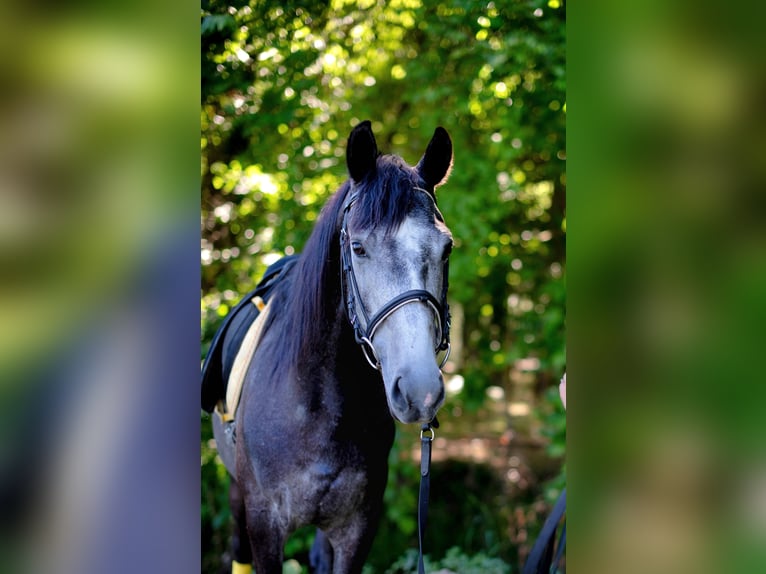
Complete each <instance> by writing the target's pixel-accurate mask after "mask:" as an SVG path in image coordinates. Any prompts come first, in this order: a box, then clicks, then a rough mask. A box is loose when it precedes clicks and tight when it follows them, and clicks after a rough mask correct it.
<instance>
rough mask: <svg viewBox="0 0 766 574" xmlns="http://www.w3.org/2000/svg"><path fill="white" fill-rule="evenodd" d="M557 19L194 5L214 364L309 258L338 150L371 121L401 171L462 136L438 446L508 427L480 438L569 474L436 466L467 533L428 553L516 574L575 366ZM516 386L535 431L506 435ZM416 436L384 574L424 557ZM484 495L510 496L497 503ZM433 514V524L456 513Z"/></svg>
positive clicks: (205, 271)
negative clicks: (502, 442)
mask: <svg viewBox="0 0 766 574" xmlns="http://www.w3.org/2000/svg"><path fill="white" fill-rule="evenodd" d="M564 23H565V9H564V6H563V3H561V2H560V1H559V0H546V1H537V0H531V1H509V0H497V1H490V2H486V3H476V2H470V1H468V0H447V1H444V2H426V1H424V0H390V1H387V2H386V1H384V0H363V1H361V2H360V1H357V0H354V1H353V2H351V1H346V0H330V1H319V2H317V1H311V2H310V1H308V0H289V1H287V2H281V3H279V4H278V5H277V3H271V2H263V1H261V0H251V1H250V2H246V1H236V2H228V3H227V2H220V1H218V0H209V1H203V3H202V20H201V33H202V108H201V124H202V139H201V146H202V221H201V226H202V333H203V346H202V351H203V353H204V352H205V351H206V348H207V345H208V344H209V341H210V339H211V338H212V335H213V333H214V332H215V329H216V328H217V326H218V325H219V324H220V321H221V319H222V318H223V317H224V316H225V315H226V313H227V312H228V310H229V309H230V308H231V307H232V306H233V305H235V304H236V303H237V301H238V300H239V297H240V296H241V295H242V294H243V293H245V292H247V291H248V290H249V289H251V288H252V286H253V285H254V283H255V282H256V281H257V278H258V277H259V276H260V275H261V273H262V272H263V270H264V269H265V267H266V266H267V265H268V264H269V263H271V262H273V261H274V260H276V259H277V258H279V257H281V256H282V255H285V254H291V253H295V252H300V250H301V248H302V246H303V244H304V242H305V240H306V239H307V237H308V234H309V233H310V231H311V228H312V225H313V222H314V220H315V219H316V217H317V215H318V213H319V211H320V209H321V207H322V205H323V204H324V202H325V200H326V199H327V198H328V197H329V195H330V194H332V193H333V192H334V191H335V190H336V189H337V188H338V187H339V185H340V184H341V182H342V181H343V180H344V179H345V178H346V172H345V161H344V154H345V139H346V137H347V135H348V132H349V131H350V129H351V128H352V127H353V126H354V125H355V124H356V123H357V122H358V121H360V120H363V119H370V120H372V122H373V129H374V131H375V134H376V137H377V139H378V143H379V147H380V148H381V149H382V150H383V151H385V152H391V153H397V154H398V155H401V156H402V157H404V159H405V160H407V161H408V162H410V163H414V162H416V161H417V160H418V159H419V157H420V155H421V154H422V152H423V150H424V149H425V146H426V144H427V142H428V140H429V139H430V137H431V134H432V133H433V130H434V128H435V127H436V126H438V125H442V126H444V127H445V128H446V129H447V130H448V131H449V133H450V135H451V136H452V138H453V143H454V148H455V163H454V169H453V173H452V176H451V178H450V181H449V183H448V184H446V185H445V186H443V187H442V188H440V190H439V206H440V208H441V210H442V212H443V213H444V216H445V219H446V221H447V223H448V225H449V226H450V228H451V230H452V232H453V234H454V236H455V239H456V241H455V249H454V251H453V255H452V257H451V259H450V305H451V307H452V309H453V314H454V319H455V320H454V326H453V333H452V338H453V346H454V351H453V359H452V360H451V361H450V362H449V363H448V364H447V366H446V371H447V374H448V376H450V377H452V380H453V382H455V384H454V385H452V386H451V389H452V393H451V395H452V396H451V397H450V399H449V404H448V407H446V408H445V413H444V415H443V418H442V423H443V428H444V432H445V433H452V436H456V434H455V433H456V432H458V431H456V429H459V432H460V433H461V435H462V436H468V435H469V434H470V433H477V432H479V431H478V430H476V429H477V428H478V427H477V426H476V425H474V424H473V423H472V422H470V421H475V420H477V418H481V417H483V416H484V414H486V413H488V412H493V413H495V414H496V415H497V412H500V413H501V414H500V415H498V416H496V418H498V417H499V418H498V420H499V423H498V425H499V427H498V425H495V426H493V427H492V429H491V432H490V431H489V430H487V432H488V433H490V434H492V436H494V437H495V438H497V437H498V436H500V435H503V436H510V435H504V434H503V433H506V431H508V432H511V433H515V434H513V436H514V437H515V438H514V440H516V439H520V438H524V437H526V438H525V440H526V439H529V440H532V441H533V442H534V441H538V442H539V443H540V444H547V445H548V447H547V448H548V452H549V458H550V457H552V458H553V460H554V461H558V462H556V463H555V464H553V465H550V464H547V465H546V464H543V465H542V467H540V466H538V467H537V468H532V469H530V470H529V471H528V472H526V474H525V475H524V476H522V479H524V480H527V483H528V484H527V488H526V489H522V488H521V487H519V484H518V483H513V484H510V485H509V484H507V482H508V480H507V479H506V481H505V483H503V481H502V480H500V479H498V478H497V472H496V470H497V469H496V468H494V467H492V466H491V465H487V466H486V468H481V469H473V470H466V469H465V468H462V469H456V468H453V467H449V465H446V466H443V467H442V469H441V470H440V471H439V470H437V469H435V474H438V472H443V473H444V476H445V479H446V478H447V476H448V475H449V474H450V473H452V476H451V477H450V478H449V480H450V481H451V484H452V486H453V487H454V488H453V490H452V491H451V492H450V493H446V492H445V493H443V495H444V496H448V497H450V500H451V502H453V503H454V504H455V505H456V506H457V507H459V508H460V509H461V510H460V512H463V514H460V516H463V517H464V518H465V519H466V520H469V523H470V521H474V526H473V527H471V529H468V530H466V531H465V532H467V533H468V534H466V535H465V536H464V535H463V534H461V533H458V532H455V529H454V528H442V529H441V536H442V538H441V539H439V540H436V539H434V540H430V543H431V544H432V546H431V547H430V548H429V551H431V548H433V552H434V555H444V553H445V552H446V551H447V550H448V549H449V548H450V547H451V546H454V545H455V544H459V545H460V546H461V548H462V549H463V550H464V551H466V552H474V553H479V552H485V553H487V554H489V555H491V556H499V557H501V558H502V559H503V560H504V561H506V562H507V563H509V564H514V565H516V564H517V563H518V561H519V559H520V556H521V554H520V547H521V546H524V545H526V546H528V545H529V544H530V543H531V540H529V538H530V537H532V536H533V535H534V533H535V531H536V529H538V528H539V521H540V519H541V518H542V517H544V513H545V511H546V508H547V505H548V504H550V501H551V499H552V498H555V495H556V493H557V491H558V490H559V489H560V488H561V486H562V485H563V474H561V471H560V469H561V462H560V461H561V456H562V455H563V448H564V417H563V411H562V410H561V407H560V406H559V405H557V395H556V393H553V394H548V393H546V389H549V388H551V387H552V386H554V385H555V384H557V383H558V380H559V378H560V377H561V375H562V374H563V372H564V369H565V356H566V355H565V342H564V318H565V315H564V309H565V292H566V286H565V277H566V264H565V231H566V219H565V190H566V176H565V159H566V151H565V117H566V102H565V85H566V84H565V26H564ZM461 381H462V382H464V383H463V384H457V383H458V382H461ZM520 385H521V386H524V388H528V390H529V392H528V394H526V395H524V396H525V397H526V398H524V399H523V400H524V401H526V402H527V403H528V404H530V405H533V411H532V414H533V415H534V416H532V417H527V419H525V420H529V421H531V422H529V424H528V425H527V426H525V428H518V427H516V426H513V427H511V426H510V423H516V422H517V421H516V419H514V417H513V416H511V415H509V414H508V412H509V411H508V408H507V407H508V404H505V403H504V404H503V405H502V409H500V411H498V410H497V409H495V410H493V408H494V407H493V404H491V403H492V400H491V399H489V398H488V396H490V395H492V391H491V390H492V389H501V390H502V392H503V397H505V400H506V402H509V401H510V400H511V397H515V396H518V392H517V388H518V387H519V386H520ZM488 389H490V393H489V395H488ZM477 413H482V414H481V415H477ZM472 417H473V418H472ZM461 421H462V422H461ZM448 429H452V430H448ZM400 430H402V433H400V434H405V433H407V432H409V431H408V430H406V429H400ZM410 434H412V433H410ZM412 436H414V435H412ZM412 436H405V437H403V438H402V440H400V441H398V442H397V446H396V447H395V450H394V452H393V453H392V459H391V464H392V473H391V478H390V481H389V491H388V492H387V495H386V501H387V505H388V508H387V515H386V519H385V521H384V524H383V525H382V526H381V533H380V536H379V542H376V545H375V547H374V549H373V554H372V555H371V557H370V563H371V567H373V568H375V571H379V572H384V571H386V570H387V569H388V568H389V566H390V565H391V564H393V563H394V562H395V561H396V559H397V558H398V557H400V556H402V555H403V553H404V550H405V549H406V548H407V547H410V546H411V545H412V544H413V543H414V536H413V532H414V527H415V518H414V516H415V514H414V513H415V508H416V506H415V503H414V500H415V497H416V492H417V488H416V486H412V485H413V484H414V483H415V482H416V481H417V469H415V468H413V465H412V463H411V459H410V457H409V450H408V449H409V448H410V446H411V444H413V443H414V440H413V439H412ZM209 439H210V432H209V421H208V420H207V419H206V417H203V437H202V451H203V452H202V473H203V476H202V478H203V504H202V506H203V508H202V518H203V552H205V556H204V557H203V561H204V563H203V569H204V571H205V572H215V571H217V566H216V565H217V564H218V562H219V561H220V555H221V554H222V553H223V552H224V549H225V542H226V539H227V537H228V532H227V527H226V525H227V521H228V510H227V509H226V504H225V502H226V490H225V486H226V481H227V478H226V476H225V472H223V471H222V469H221V467H220V463H219V462H218V461H217V459H216V458H215V455H214V452H213V451H211V450H210V449H209V446H208V441H209ZM496 456H504V455H503V454H497V455H496ZM551 468H553V470H551ZM466 473H468V474H466ZM471 473H473V475H471ZM522 474H524V473H522ZM557 476H558V478H556V477H557ZM525 477H526V478H525ZM500 478H501V479H502V477H500ZM550 479H554V480H553V482H547V481H549V480H550ZM466 480H468V481H469V482H470V481H474V483H473V484H472V486H471V487H470V488H468V487H466V483H465V481H466ZM487 481H490V482H492V484H495V483H497V484H496V486H497V489H496V490H495V491H492V492H495V493H501V494H494V495H490V491H489V490H487V486H486V485H487V484H488V482H487ZM543 483H546V484H548V485H549V487H548V488H543ZM437 484H438V481H437ZM437 494H438V493H436V492H435V493H434V499H435V500H434V504H437V501H436V499H437V498H438V496H437ZM484 495H487V496H486V497H485V496H484ZM492 496H494V497H495V498H494V499H493V498H492ZM498 496H501V497H503V498H502V504H503V505H505V508H503V507H501V505H500V504H499V500H498V498H497V497H498ZM439 512H440V511H439V510H438V509H435V510H434V514H433V516H434V518H433V522H434V523H435V524H438V521H439V520H442V519H444V520H450V516H453V517H454V516H456V515H455V514H452V515H450V514H449V512H457V510H456V509H455V508H452V510H449V511H445V512H447V514H445V515H444V516H443V517H442V518H440V517H439ZM469 523H466V524H469ZM452 524H455V522H454V519H453V521H452ZM435 528H436V527H435ZM520 528H523V529H524V532H525V533H526V534H528V536H526V538H525V537H523V536H516V534H518V533H519V529H520ZM310 536H311V534H310V533H306V534H305V536H304V535H300V536H297V537H295V538H294V539H293V540H292V541H291V542H290V546H288V555H289V556H295V557H297V558H298V560H299V562H300V561H301V560H300V556H302V555H303V554H304V553H305V552H306V551H307V548H308V544H309V539H310ZM432 536H435V535H432ZM460 536H463V538H461V539H460V540H459V541H458V540H457V539H458V538H459V537H460ZM450 537H451V538H452V540H451V541H450V540H449V538H450ZM392 553H393V554H392ZM445 560H447V559H446V558H445ZM303 563H304V564H305V562H303ZM467 563H468V562H466V564H467ZM445 567H447V566H445ZM514 567H515V566H514ZM461 568H462V567H461ZM461 571H465V572H469V571H472V570H471V568H470V567H468V566H465V568H464V569H462V570H461ZM498 571H501V570H498Z"/></svg>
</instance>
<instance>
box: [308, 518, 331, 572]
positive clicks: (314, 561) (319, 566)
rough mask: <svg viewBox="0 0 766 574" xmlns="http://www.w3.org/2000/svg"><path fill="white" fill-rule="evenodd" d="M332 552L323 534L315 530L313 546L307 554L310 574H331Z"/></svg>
mask: <svg viewBox="0 0 766 574" xmlns="http://www.w3.org/2000/svg"><path fill="white" fill-rule="evenodd" d="M332 557H333V550H332V545H331V544H330V541H329V540H328V539H327V536H326V535H325V533H324V532H322V531H321V530H320V529H318V528H317V534H316V538H314V544H313V546H312V547H311V552H309V570H310V572H311V574H332V561H333V560H332Z"/></svg>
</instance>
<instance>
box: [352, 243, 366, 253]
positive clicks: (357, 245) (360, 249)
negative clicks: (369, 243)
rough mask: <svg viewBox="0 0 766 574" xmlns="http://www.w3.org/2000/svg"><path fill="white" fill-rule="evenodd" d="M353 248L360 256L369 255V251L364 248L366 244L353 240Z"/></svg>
mask: <svg viewBox="0 0 766 574" xmlns="http://www.w3.org/2000/svg"><path fill="white" fill-rule="evenodd" d="M351 249H353V250H354V253H355V254H356V255H358V256H359V257H365V256H366V255H367V252H366V251H365V250H364V245H362V244H361V243H359V242H358V241H352V242H351Z"/></svg>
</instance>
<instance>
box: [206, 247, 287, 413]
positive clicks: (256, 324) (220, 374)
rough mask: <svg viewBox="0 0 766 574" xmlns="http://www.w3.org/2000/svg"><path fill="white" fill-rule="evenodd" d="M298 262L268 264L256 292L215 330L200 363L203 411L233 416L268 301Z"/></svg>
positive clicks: (241, 303) (266, 312) (252, 292)
mask: <svg viewBox="0 0 766 574" xmlns="http://www.w3.org/2000/svg"><path fill="white" fill-rule="evenodd" d="M297 259H298V255H291V256H288V257H283V258H282V259H280V260H279V261H277V262H276V263H273V264H272V265H270V266H269V267H268V269H266V273H264V275H263V278H262V279H261V281H260V282H259V283H258V285H257V286H256V287H255V289H253V290H252V291H250V293H248V294H247V295H245V296H244V297H243V298H242V300H241V301H240V302H239V303H238V304H237V306H236V307H234V309H232V310H231V311H230V312H229V314H228V315H226V318H225V319H224V320H223V323H222V324H221V326H220V327H219V328H218V331H216V333H215V336H214V337H213V341H212V342H211V343H210V348H209V349H208V352H207V355H206V356H205V361H204V363H203V364H202V408H203V410H205V411H207V412H209V413H212V412H213V410H214V409H216V407H218V410H219V412H220V413H221V417H222V419H223V420H224V421H226V420H230V419H231V417H232V416H233V415H234V408H235V407H236V403H237V402H238V400H239V391H240V390H241V384H242V380H243V379H244V374H245V370H246V368H247V364H248V363H249V359H250V357H251V356H252V353H253V352H254V351H255V346H256V345H257V342H258V339H259V338H260V331H261V327H262V325H263V324H264V323H265V319H266V316H267V314H268V312H269V309H268V308H267V305H268V302H269V299H270V298H271V295H272V293H273V292H274V288H275V287H276V286H277V285H278V284H279V282H280V281H281V279H283V278H284V277H285V276H286V275H287V272H288V271H289V270H290V268H292V266H293V265H294V264H295V262H296V260H297ZM241 351H242V352H241ZM245 351H246V352H245ZM235 379H236V380H235ZM230 381H232V382H231V383H230ZM230 384H231V385H232V387H234V388H233V389H232V388H229V387H230Z"/></svg>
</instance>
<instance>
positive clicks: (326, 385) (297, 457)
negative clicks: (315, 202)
mask: <svg viewBox="0 0 766 574" xmlns="http://www.w3.org/2000/svg"><path fill="white" fill-rule="evenodd" d="M452 161H453V154H452V141H451V139H450V136H449V134H448V133H447V131H446V130H445V129H444V128H442V127H438V128H436V130H435V131H434V133H433V136H432V138H431V140H430V142H429V144H428V146H427V148H426V150H425V153H424V154H423V156H422V158H421V159H420V161H419V162H418V163H417V165H415V166H414V167H412V166H410V165H408V164H407V163H406V162H405V161H404V160H403V159H401V158H400V157H399V156H395V155H384V154H381V153H380V152H379V151H378V146H377V143H376V140H375V136H374V135H373V132H372V127H371V123H370V122H369V121H363V122H361V123H359V124H357V125H356V127H354V128H353V129H352V130H351V132H350V135H349V137H348V141H347V147H346V165H347V169H348V175H349V177H348V179H347V180H346V181H345V182H344V183H343V184H342V185H341V186H340V188H339V189H338V190H337V191H336V192H335V193H334V194H333V195H332V196H331V197H330V199H329V200H328V201H327V203H326V204H325V206H324V207H323V209H322V211H321V213H320V215H319V217H318V218H317V223H316V225H315V227H314V229H313V231H312V233H311V235H310V237H309V239H308V241H307V242H306V245H305V247H304V250H303V252H302V254H301V255H300V257H298V258H297V260H296V261H295V262H294V264H292V265H290V266H289V267H287V268H286V270H285V271H284V272H283V273H282V276H281V277H280V280H279V282H278V284H277V285H275V286H274V289H273V294H272V295H271V298H270V301H269V303H268V306H269V308H270V311H269V313H268V317H267V318H266V319H265V320H264V321H265V323H264V325H263V328H262V329H263V330H262V334H261V336H260V340H259V343H258V346H257V348H256V349H255V352H254V354H253V356H252V359H251V360H250V363H249V365H248V366H247V370H246V374H245V377H244V383H243V388H242V393H241V399H240V402H239V404H238V407H237V409H236V412H235V413H234V416H233V422H232V423H226V422H224V421H223V420H222V419H221V418H220V417H219V416H213V429H214V436H215V438H216V444H217V448H218V451H219V453H220V455H221V458H222V460H223V461H224V464H225V465H226V467H227V470H228V471H229V474H230V475H231V486H230V493H229V499H230V504H231V510H232V515H233V517H234V523H235V525H234V533H233V537H232V556H233V559H234V560H233V570H234V572H235V573H239V572H249V571H251V570H250V569H251V565H252V564H254V565H255V569H256V572H257V573H258V574H278V573H281V572H282V562H283V546H284V543H285V540H286V538H287V536H288V535H289V534H290V533H291V532H293V531H294V530H296V529H297V528H299V527H302V526H305V525H314V526H316V527H317V533H316V537H315V540H314V544H313V546H312V549H311V551H310V559H309V561H310V567H311V569H312V572H319V573H322V574H325V573H327V574H329V573H334V574H346V573H358V572H361V570H362V567H363V565H364V562H365V559H366V557H367V555H368V553H369V550H370V547H371V545H372V542H373V538H374V536H375V532H376V529H377V525H378V522H379V519H380V516H381V514H382V510H383V493H384V490H385V487H386V482H387V478H388V455H389V452H390V450H391V446H392V444H393V440H394V432H395V423H394V419H396V420H398V421H401V422H402V423H427V422H429V421H432V420H433V419H434V417H435V416H436V413H437V411H438V410H439V408H440V407H441V406H442V404H443V402H444V398H445V391H444V381H443V378H442V373H441V367H442V366H443V362H440V361H439V358H440V353H441V356H443V355H444V352H447V353H448V350H449V310H448V305H447V300H446V297H447V288H448V261H449V255H450V252H451V250H452V244H453V240H452V235H451V233H450V231H449V228H448V227H447V226H446V224H445V222H444V218H443V217H442V215H441V213H440V211H439V209H438V207H437V202H436V193H435V190H436V188H437V187H438V186H440V185H441V184H443V183H445V182H446V180H447V178H448V177H449V174H450V171H451V169H452ZM220 394H221V396H222V395H223V389H221V390H220ZM230 426H232V427H233V428H234V429H235V431H234V432H231V428H230Z"/></svg>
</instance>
